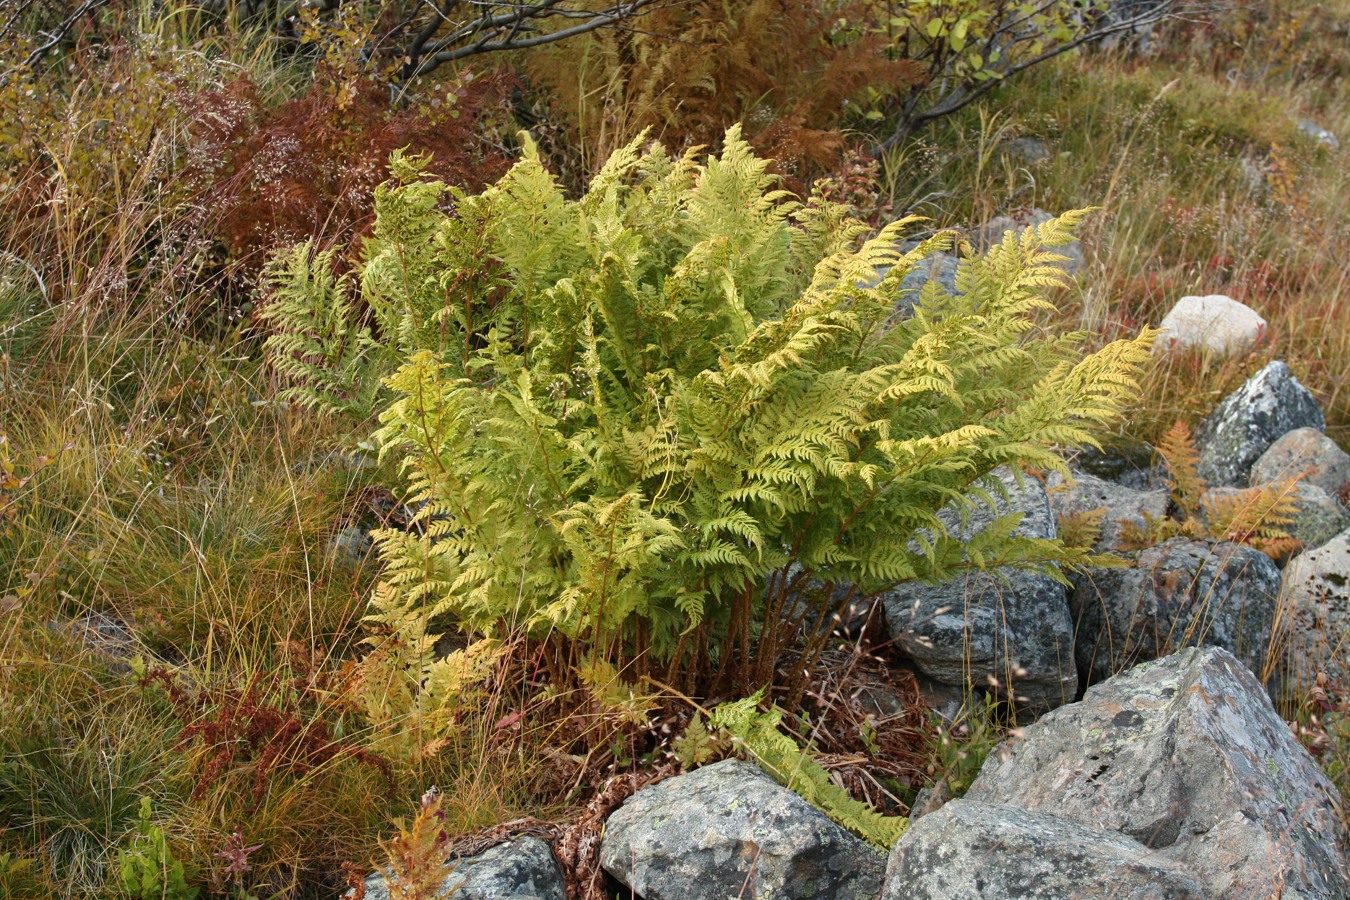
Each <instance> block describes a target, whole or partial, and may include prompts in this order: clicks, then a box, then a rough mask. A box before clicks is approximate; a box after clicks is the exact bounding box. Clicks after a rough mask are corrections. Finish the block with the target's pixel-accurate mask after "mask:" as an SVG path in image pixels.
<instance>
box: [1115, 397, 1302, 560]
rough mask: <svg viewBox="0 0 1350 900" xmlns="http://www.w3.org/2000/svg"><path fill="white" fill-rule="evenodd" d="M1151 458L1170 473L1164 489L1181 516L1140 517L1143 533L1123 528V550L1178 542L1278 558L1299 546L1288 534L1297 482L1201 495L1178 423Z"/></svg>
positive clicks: (1192, 455) (1196, 459)
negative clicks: (1221, 544) (1229, 544)
mask: <svg viewBox="0 0 1350 900" xmlns="http://www.w3.org/2000/svg"><path fill="white" fill-rule="evenodd" d="M1157 452H1158V455H1159V456H1160V457H1162V459H1163V461H1164V462H1166V464H1167V468H1168V471H1169V472H1170V473H1171V478H1170V480H1169V482H1168V487H1169V489H1170V491H1171V494H1172V500H1173V502H1174V503H1175V504H1176V507H1177V509H1179V510H1181V516H1180V517H1179V518H1173V517H1171V516H1164V517H1162V518H1157V519H1155V518H1153V517H1152V516H1150V515H1148V514H1147V513H1145V516H1144V518H1145V522H1144V525H1143V527H1140V526H1138V525H1136V524H1135V523H1133V522H1127V523H1125V527H1124V528H1123V529H1122V531H1121V545H1122V546H1123V547H1124V548H1125V549H1133V550H1138V549H1143V548H1145V547H1151V546H1153V545H1155V544H1158V543H1160V542H1162V541H1165V540H1169V539H1171V538H1176V537H1184V538H1192V539H1214V540H1220V541H1233V542H1236V543H1240V544H1248V545H1250V546H1252V547H1255V548H1256V549H1258V550H1261V551H1263V552H1265V553H1267V554H1268V555H1270V556H1272V557H1275V558H1279V557H1283V556H1287V555H1289V554H1290V553H1292V552H1294V551H1295V550H1297V549H1298V548H1299V546H1301V544H1300V542H1299V541H1298V539H1297V538H1295V537H1294V536H1293V534H1291V532H1290V530H1289V529H1290V528H1291V527H1292V526H1293V525H1294V523H1295V518H1296V516H1297V514H1298V499H1299V497H1298V494H1297V493H1296V492H1295V490H1294V486H1295V484H1296V483H1297V481H1298V479H1297V478H1294V479H1289V480H1286V481H1282V482H1278V483H1275V484H1267V485H1261V486H1259V487H1257V488H1253V489H1252V490H1250V491H1244V492H1242V493H1239V494H1234V495H1224V496H1214V495H1211V494H1206V491H1207V490H1208V487H1209V486H1208V485H1207V484H1206V483H1205V480H1204V478H1202V477H1201V476H1200V474H1199V463H1200V453H1199V451H1198V450H1197V449H1196V446H1195V440H1194V438H1193V437H1192V436H1191V431H1190V429H1189V428H1188V427H1187V426H1186V423H1185V422H1181V421H1178V422H1177V423H1176V424H1175V425H1173V426H1172V427H1171V428H1170V429H1168V431H1167V433H1166V434H1165V435H1163V437H1162V439H1161V440H1160V441H1159V442H1158V448H1157Z"/></svg>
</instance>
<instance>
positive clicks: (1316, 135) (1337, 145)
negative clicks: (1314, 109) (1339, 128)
mask: <svg viewBox="0 0 1350 900" xmlns="http://www.w3.org/2000/svg"><path fill="white" fill-rule="evenodd" d="M1298 130H1299V131H1301V132H1303V133H1304V134H1306V135H1307V136H1308V137H1310V138H1312V139H1313V140H1314V141H1316V142H1317V143H1319V144H1321V145H1322V146H1324V147H1330V148H1331V149H1332V150H1339V149H1341V142H1340V139H1339V138H1337V137H1336V135H1335V134H1333V133H1332V132H1330V131H1327V130H1326V129H1325V128H1323V127H1322V126H1321V125H1318V124H1317V123H1316V122H1312V121H1309V120H1308V119H1302V120H1300V121H1299V123H1298Z"/></svg>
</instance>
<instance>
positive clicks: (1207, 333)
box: [1153, 294, 1266, 354]
mask: <svg viewBox="0 0 1350 900" xmlns="http://www.w3.org/2000/svg"><path fill="white" fill-rule="evenodd" d="M1159 328H1161V329H1162V334H1160V335H1158V341H1157V343H1156V344H1154V345H1153V348H1154V350H1155V351H1158V350H1167V349H1184V348H1199V349H1203V350H1210V351H1212V352H1214V353H1223V354H1231V353H1241V352H1243V351H1244V350H1247V349H1249V348H1250V347H1251V346H1252V345H1253V344H1255V343H1256V342H1257V340H1258V339H1259V338H1260V337H1261V335H1262V334H1263V333H1264V332H1265V330H1266V320H1265V319H1263V318H1262V317H1261V314H1260V313H1258V312H1257V311H1256V310H1254V309H1252V308H1251V307H1250V306H1248V305H1247V304H1245V303H1239V302H1238V301H1236V300H1234V299H1233V298H1232V297H1227V296H1224V295H1223V294H1207V295H1205V296H1203V297H1194V296H1193V297H1182V298H1181V299H1180V300H1178V301H1177V302H1176V304H1175V305H1173V307H1172V309H1171V310H1169V311H1168V313H1167V315H1165V316H1163V320H1162V322H1161V324H1160V325H1159Z"/></svg>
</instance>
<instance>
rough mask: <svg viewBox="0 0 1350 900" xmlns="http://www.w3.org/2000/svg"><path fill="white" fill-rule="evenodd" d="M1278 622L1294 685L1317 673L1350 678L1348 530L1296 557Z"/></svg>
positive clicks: (1286, 576) (1287, 575)
mask: <svg viewBox="0 0 1350 900" xmlns="http://www.w3.org/2000/svg"><path fill="white" fill-rule="evenodd" d="M1282 602H1283V603H1284V604H1285V609H1286V610H1287V612H1286V613H1285V615H1284V616H1283V617H1282V619H1281V624H1282V625H1283V631H1284V633H1283V634H1282V635H1277V636H1276V639H1277V640H1279V641H1285V642H1287V648H1288V649H1287V651H1286V654H1285V659H1286V660H1287V661H1288V663H1289V675H1290V676H1291V677H1292V679H1293V683H1294V684H1295V685H1298V686H1303V687H1306V686H1308V685H1310V684H1312V681H1313V678H1314V677H1315V676H1316V674H1317V673H1318V672H1319V671H1321V672H1326V673H1327V675H1329V676H1330V677H1331V678H1332V679H1333V680H1334V681H1341V682H1343V681H1344V680H1345V679H1346V678H1347V677H1350V531H1346V532H1342V533H1341V534H1340V535H1339V536H1338V537H1336V538H1335V539H1333V540H1331V541H1328V542H1327V543H1326V544H1323V545H1322V546H1321V547H1318V548H1317V549H1316V550H1309V551H1308V552H1307V553H1302V554H1300V555H1298V556H1296V557H1294V559H1293V561H1291V562H1290V563H1289V565H1288V566H1287V567H1286V568H1285V570H1284V591H1283V597H1282Z"/></svg>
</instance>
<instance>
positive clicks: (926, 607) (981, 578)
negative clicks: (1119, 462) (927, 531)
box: [881, 467, 1078, 709]
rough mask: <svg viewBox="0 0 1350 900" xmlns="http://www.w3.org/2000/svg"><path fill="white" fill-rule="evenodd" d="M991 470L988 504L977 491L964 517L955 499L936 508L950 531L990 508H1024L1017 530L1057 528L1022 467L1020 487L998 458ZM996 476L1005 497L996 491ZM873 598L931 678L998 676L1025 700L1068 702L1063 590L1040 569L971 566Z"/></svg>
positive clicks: (982, 518) (969, 528) (986, 679)
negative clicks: (954, 504)
mask: <svg viewBox="0 0 1350 900" xmlns="http://www.w3.org/2000/svg"><path fill="white" fill-rule="evenodd" d="M991 477H993V478H995V479H996V480H995V481H992V482H989V484H990V491H991V493H992V494H993V495H994V497H995V506H994V507H992V508H991V507H990V506H989V504H987V503H982V502H979V501H976V503H975V505H974V507H973V508H972V509H971V510H970V512H969V513H968V518H967V521H966V523H965V524H964V525H962V523H961V517H960V513H959V512H958V511H957V510H956V509H955V508H952V507H948V508H946V509H944V510H942V512H941V513H939V516H940V518H941V519H942V520H943V522H944V524H946V526H947V528H948V529H949V531H950V533H951V534H952V535H954V536H955V535H961V536H963V539H968V538H969V537H970V536H972V535H975V534H978V533H980V532H981V531H983V530H984V529H985V528H988V527H989V526H990V525H991V524H992V523H993V522H994V520H995V519H996V518H1001V517H1002V516H1005V515H1007V514H1009V513H1011V512H1022V513H1023V514H1024V515H1023V518H1022V521H1021V522H1020V523H1019V524H1018V526H1017V531H1016V533H1017V534H1019V535H1023V536H1026V537H1034V538H1053V537H1055V535H1056V527H1055V519H1054V513H1053V512H1052V511H1051V509H1050V501H1049V499H1048V498H1047V497H1046V493H1045V488H1044V487H1043V486H1042V485H1041V483H1040V482H1039V481H1037V480H1036V479H1034V478H1031V477H1030V476H1027V477H1025V478H1023V479H1022V486H1020V487H1019V486H1018V484H1017V480H1016V478H1015V476H1014V475H1013V472H1012V470H1011V469H1008V468H1006V467H1001V468H999V469H996V470H995V471H994V472H993V473H991ZM1000 486H1001V488H1002V489H1003V490H1004V491H1006V492H1007V499H1002V498H1000V497H999V496H998V494H999V491H998V488H999V487H1000ZM881 600H882V603H883V608H884V610H885V613H886V624H887V626H888V628H889V629H890V633H891V635H892V636H893V637H894V638H895V639H896V641H897V643H898V644H899V645H900V647H901V649H903V650H904V651H905V653H906V654H908V655H909V656H910V657H911V658H912V659H913V660H914V663H915V666H916V667H917V668H918V669H919V671H920V672H922V673H923V674H924V675H926V676H928V677H929V678H932V679H933V680H935V681H938V682H941V683H943V684H947V685H953V686H956V687H958V688H961V689H968V688H970V687H976V688H981V689H984V688H987V687H989V686H990V685H991V684H997V685H1000V686H1001V687H1000V692H1001V693H1004V694H1005V695H1007V696H1010V697H1014V698H1016V699H1017V700H1018V702H1020V703H1021V704H1023V705H1024V706H1027V707H1030V708H1033V709H1047V708H1052V707H1055V706H1058V705H1060V704H1061V703H1067V702H1068V701H1069V700H1072V699H1073V697H1074V695H1075V694H1076V693H1077V691H1078V672H1077V670H1076V669H1075V668H1074V656H1073V623H1072V621H1071V619H1070V617H1069V609H1068V604H1067V599H1066V591H1065V589H1064V586H1063V585H1061V584H1059V583H1058V582H1056V581H1055V580H1054V579H1052V578H1050V577H1048V576H1046V575H1041V574H1038V573H1034V572H1027V571H1022V570H1018V569H1012V568H1002V569H997V570H994V571H987V572H986V571H979V570H970V571H967V572H962V573H961V574H959V575H957V576H956V577H954V578H952V579H951V580H949V581H947V582H944V583H942V584H938V585H926V584H921V583H918V582H912V583H909V584H903V585H901V586H899V587H897V588H895V589H893V590H891V591H888V592H886V593H884V594H882V595H881Z"/></svg>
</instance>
